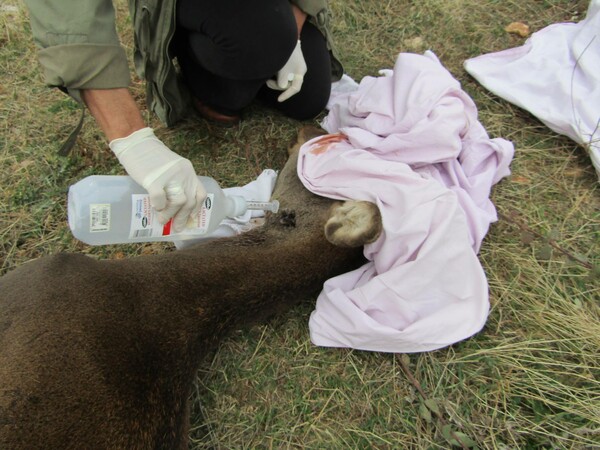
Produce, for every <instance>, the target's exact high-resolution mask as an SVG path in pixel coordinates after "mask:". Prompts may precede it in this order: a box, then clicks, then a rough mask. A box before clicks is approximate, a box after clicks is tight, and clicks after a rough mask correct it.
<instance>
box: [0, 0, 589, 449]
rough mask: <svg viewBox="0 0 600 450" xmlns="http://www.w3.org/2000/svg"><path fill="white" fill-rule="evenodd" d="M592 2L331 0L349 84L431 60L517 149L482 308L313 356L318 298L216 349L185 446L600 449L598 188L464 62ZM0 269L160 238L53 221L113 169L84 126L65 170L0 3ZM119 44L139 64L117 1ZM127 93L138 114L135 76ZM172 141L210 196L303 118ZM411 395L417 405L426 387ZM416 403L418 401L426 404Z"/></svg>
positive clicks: (499, 201)
mask: <svg viewBox="0 0 600 450" xmlns="http://www.w3.org/2000/svg"><path fill="white" fill-rule="evenodd" d="M587 3H588V2H587V1H579V0H576V1H570V0H569V1H568V0H545V1H539V0H519V1H516V0H502V1H500V0H486V1H482V0H444V1H442V0H421V1H408V0H406V1H405V0H394V1H392V0H388V1H381V2H376V1H364V0H333V1H332V2H331V4H332V9H333V13H334V24H333V32H334V35H335V38H336V43H337V47H338V53H339V55H340V58H341V59H342V61H343V62H344V65H345V68H346V71H347V72H348V74H349V75H351V76H352V77H354V78H355V79H356V80H360V79H361V78H362V77H363V76H366V75H376V74H377V70H378V69H380V68H390V67H392V65H393V63H394V60H395V57H396V55H397V53H398V52H401V51H409V52H422V51H424V50H426V49H431V50H433V51H434V52H435V53H436V54H437V55H438V57H439V58H440V60H441V61H442V63H443V64H444V65H445V66H446V67H447V68H448V69H449V70H450V71H451V72H452V74H453V75H454V76H455V77H456V78H457V79H458V80H459V81H460V82H461V83H462V85H463V88H464V89H465V90H466V91H467V92H468V93H469V94H470V95H471V96H472V97H473V99H474V100H475V102H476V103H477V106H478V108H479V115H480V120H481V122H482V123H483V124H484V126H485V127H486V129H487V130H488V132H489V133H490V135H491V136H492V137H504V138H506V139H510V140H512V141H513V142H514V144H515V147H516V154H515V159H514V161H513V163H512V171H513V174H512V175H511V177H509V178H508V179H506V180H504V181H502V182H501V183H500V184H499V185H498V186H496V187H495V189H494V191H493V200H494V203H495V204H496V206H497V208H498V210H499V212H500V213H501V215H502V216H501V219H500V221H499V222H498V223H496V224H495V225H493V226H492V228H491V230H490V232H489V234H488V236H487V237H486V240H485V241H484V243H483V246H482V249H481V253H480V258H481V261H482V264H483V266H484V269H485V271H486V273H487V276H488V279H489V285H490V293H491V304H492V310H491V313H490V316H489V320H488V322H487V325H486V327H485V329H484V330H483V331H482V332H481V333H479V334H478V335H477V336H475V337H474V338H472V339H469V340H467V341H464V342H461V343H458V344H456V345H454V346H452V347H449V348H446V349H442V350H439V351H435V352H430V353H424V354H417V355H411V356H410V357H409V358H408V359H406V358H404V359H403V358H401V357H400V356H399V355H392V354H383V353H370V352H360V351H355V350H347V349H324V348H317V347H315V346H313V345H312V344H311V343H310V340H309V337H308V329H307V322H308V317H309V315H310V312H311V310H312V308H313V306H314V300H315V299H314V298H307V299H306V302H305V303H304V304H303V305H302V306H300V307H298V308H296V309H295V310H293V311H292V312H290V313H289V314H287V315H285V316H283V317H279V318H277V319H276V320H274V321H273V322H271V323H269V324H267V325H263V326H260V327H255V328H253V329H251V330H245V331H239V332H237V333H236V334H235V335H233V336H231V337H229V338H227V339H226V340H225V341H224V342H223V343H222V345H221V346H220V347H219V349H218V350H217V351H216V352H215V353H214V355H213V356H212V359H211V360H209V361H206V363H205V364H204V365H203V367H202V369H201V370H200V373H199V377H198V382H197V389H196V391H195V393H194V396H193V410H192V422H193V425H192V432H191V442H192V445H191V447H192V448H197V449H202V448H205V449H206V448H314V449H340V448H359V449H361V448H386V449H387V448H398V449H402V448H409V449H410V448H415V449H430V448H431V449H446V448H449V447H450V446H451V443H452V442H454V444H458V442H456V438H457V437H458V438H459V439H460V440H461V441H462V443H463V444H464V445H466V446H471V445H476V446H477V447H478V448H481V449H591V448H598V447H600V351H599V349H600V309H599V305H598V300H599V299H600V274H599V273H598V266H600V257H599V255H600V192H599V189H598V182H597V179H596V175H595V173H594V170H593V168H592V165H591V162H590V161H589V158H588V156H587V155H586V153H585V151H584V150H583V149H582V148H580V147H578V146H577V145H575V144H574V143H573V142H571V141H570V140H569V139H567V138H564V137H560V136H557V135H556V134H554V133H553V132H551V131H550V130H548V129H547V128H546V127H545V126H543V125H542V124H541V123H540V122H539V121H538V120H536V119H535V118H533V117H532V116H531V115H530V114H528V113H527V112H525V111H522V110H520V109H518V108H517V107H515V106H513V105H510V104H508V103H507V102H505V101H503V100H501V99H499V98H497V97H495V96H493V95H492V94H490V93H489V92H488V91H486V90H485V89H484V88H482V87H481V86H480V85H478V84H477V83H476V82H475V81H474V80H472V79H471V78H470V77H469V76H468V75H467V74H466V73H465V71H464V70H463V69H462V63H463V61H464V60H465V59H466V58H469V57H472V56H476V55H479V54H483V53H488V52H491V51H497V50H501V49H504V48H508V47H513V46H517V45H520V44H522V43H523V41H524V39H522V38H519V37H516V36H514V35H510V34H508V33H506V32H505V31H504V27H505V26H506V25H507V24H509V23H511V22H515V21H522V22H525V23H527V24H528V25H529V26H530V27H531V30H532V31H536V30H539V29H541V28H543V27H545V26H546V25H549V24H551V23H555V22H559V21H571V20H580V19H582V18H583V17H584V15H585V10H586V8H587ZM0 6H1V8H0V77H1V82H0V174H1V177H2V183H1V184H0V236H1V239H0V243H1V247H0V272H6V271H8V270H10V269H12V268H14V267H15V266H17V265H20V264H23V263H25V262H26V261H28V260H30V259H33V258H38V257H41V256H43V255H47V254H52V253H56V252H58V251H64V250H67V251H78V252H84V253H88V254H90V255H92V256H94V257H98V258H123V257H128V256H132V255H137V254H140V253H160V252H165V251H171V250H172V246H171V245H170V244H147V245H136V246H133V245H131V246H108V247H99V248H95V247H89V246H86V245H84V244H81V243H79V242H77V241H75V240H74V239H73V238H72V237H71V235H70V233H69V231H68V226H67V224H66V206H65V205H66V202H65V200H66V191H67V189H68V187H69V185H70V184H72V183H73V182H75V181H77V180H79V179H81V178H83V177H84V176H86V175H89V174H92V173H123V170H122V168H121V167H120V166H119V165H118V163H117V162H116V161H115V159H114V158H113V156H112V155H111V153H110V151H109V150H108V146H107V144H106V142H105V140H104V138H103V136H102V134H101V133H100V132H99V130H98V128H97V127H96V125H95V124H94V122H93V121H92V120H91V119H90V118H89V116H88V118H87V119H86V121H85V125H84V128H83V130H82V133H81V135H80V137H79V138H78V140H77V145H76V147H75V148H74V151H73V155H72V157H71V158H63V157H59V156H58V155H57V150H58V148H60V145H61V144H62V142H63V141H64V139H66V137H67V136H68V135H69V133H70V131H71V130H72V128H73V127H74V126H75V124H76V123H77V120H78V114H79V113H78V111H77V108H76V107H75V105H74V103H73V102H72V101H71V100H69V99H68V98H67V97H65V96H64V95H63V94H61V93H60V92H58V91H56V90H50V89H48V88H46V87H44V85H43V82H42V78H41V75H40V71H39V68H38V66H37V62H36V56H35V47H34V44H33V42H32V39H31V36H30V32H29V25H28V21H27V15H26V13H25V12H24V11H23V7H22V5H21V3H20V2H17V0H8V1H5V2H3V3H2V5H0ZM118 8H119V27H118V29H119V30H120V32H121V33H122V35H123V42H124V45H125V46H126V47H127V49H128V50H129V51H130V52H131V51H132V44H131V35H130V31H129V27H128V19H127V15H126V7H125V6H124V4H123V2H122V1H120V2H118ZM133 90H134V94H135V96H136V98H137V99H138V100H139V102H140V105H143V104H144V99H143V96H144V95H143V92H144V89H143V83H142V82H141V81H140V80H135V83H134V86H133ZM146 114H147V118H148V121H149V123H150V124H151V125H152V126H154V127H156V130H157V134H158V135H159V136H160V137H162V138H163V139H164V140H165V141H166V142H167V143H168V145H170V146H171V147H172V148H173V149H174V150H175V151H178V152H180V153H181V154H182V155H185V156H187V157H189V158H190V159H191V160H192V161H193V163H194V165H195V167H196V168H197V170H198V171H199V172H200V173H207V174H210V175H211V176H213V177H215V178H216V179H217V180H218V181H219V182H220V183H221V184H222V185H223V186H233V185H241V184H244V183H246V182H248V181H250V180H252V179H253V178H255V177H256V175H257V174H258V173H259V172H260V171H261V170H262V169H264V168H267V167H271V168H275V169H277V168H280V167H282V165H283V163H284V161H285V158H286V156H285V149H286V148H287V146H288V144H289V143H290V142H291V141H292V140H293V139H294V136H295V133H296V129H297V128H298V127H299V126H300V124H299V123H297V122H294V121H292V120H288V119H286V118H283V117H281V116H278V115H276V114H273V113H271V112H270V111H267V110H265V109H263V108H262V107H260V106H252V107H251V108H249V110H248V111H247V112H246V114H245V119H244V121H243V122H242V125H241V126H240V127H239V128H235V129H229V130H223V129H219V128H215V127H211V126H209V125H208V124H206V123H204V122H202V121H199V120H197V119H194V118H191V119H189V120H187V121H185V122H183V123H181V124H178V125H177V126H176V127H174V128H172V129H166V128H164V127H162V126H161V125H160V124H159V123H158V122H157V121H156V119H155V118H154V117H152V116H151V115H150V114H149V113H146ZM419 390H421V392H422V393H420V392H419ZM423 395H424V397H423Z"/></svg>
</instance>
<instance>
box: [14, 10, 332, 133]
mask: <svg viewBox="0 0 600 450" xmlns="http://www.w3.org/2000/svg"><path fill="white" fill-rule="evenodd" d="M290 1H291V2H292V3H294V4H296V5H297V6H298V7H299V8H300V9H302V10H303V11H304V12H306V13H307V14H308V15H309V19H308V20H310V21H311V23H313V24H314V25H315V26H317V27H318V28H319V30H320V31H321V32H322V33H323V34H324V36H325V37H326V38H327V42H328V45H329V49H330V51H331V50H332V48H333V47H332V43H331V36H330V33H329V30H328V26H329V21H330V15H329V11H328V9H327V0H290ZM128 2H129V10H130V14H131V19H132V23H133V28H134V37H135V49H134V63H135V68H136V72H137V73H138V75H140V77H142V78H144V79H145V80H146V95H147V104H148V107H149V108H150V109H151V110H152V111H153V112H154V113H155V114H156V115H157V116H158V117H159V119H160V120H161V121H162V122H163V123H165V124H166V125H168V126H170V125H173V124H174V123H175V122H177V121H178V120H180V119H181V118H182V117H184V116H185V115H186V114H187V112H188V110H189V107H190V103H189V99H190V95H189V94H188V91H187V88H186V87H185V86H184V85H183V84H182V82H181V78H180V76H179V74H178V70H177V67H176V65H175V64H174V63H173V56H172V55H171V54H170V53H169V44H170V42H171V39H172V37H173V34H174V32H175V0H128ZM25 3H26V5H27V7H28V9H29V16H30V22H31V28H32V32H33V36H34V40H35V42H36V44H37V45H38V47H39V48H40V49H39V52H38V57H39V61H40V64H41V66H42V69H43V74H44V79H45V82H46V84H48V85H50V86H58V87H63V88H66V89H67V90H68V92H69V94H71V95H72V96H73V97H74V98H75V99H77V100H79V101H80V96H79V90H81V89H110V88H120V87H127V86H129V84H130V83H131V79H130V73H129V67H128V62H127V55H126V53H125V51H124V49H123V47H122V46H121V44H120V42H119V36H118V34H117V31H116V28H115V12H114V8H113V4H112V0H56V1H48V0H25ZM342 73H343V69H342V66H341V64H340V63H339V61H338V60H337V59H336V58H335V57H334V56H333V52H332V76H333V79H334V80H337V79H339V78H340V77H341V76H342Z"/></svg>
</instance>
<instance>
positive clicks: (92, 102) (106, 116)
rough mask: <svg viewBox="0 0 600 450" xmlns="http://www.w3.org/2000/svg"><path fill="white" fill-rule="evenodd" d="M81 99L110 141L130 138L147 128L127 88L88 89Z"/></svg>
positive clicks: (83, 92)
mask: <svg viewBox="0 0 600 450" xmlns="http://www.w3.org/2000/svg"><path fill="white" fill-rule="evenodd" d="M81 98H82V99H83V102H84V103H85V105H86V106H87V108H88V109H89V111H90V113H91V114H92V116H94V119H96V122H97V123H98V125H99V126H100V128H101V129H102V131H103V132H104V135H105V136H106V139H108V141H112V140H114V139H117V138H122V137H126V136H129V135H130V134H131V133H133V132H134V131H137V130H141V129H142V128H144V127H145V126H146V124H145V123H144V119H143V118H142V114H141V113H140V110H139V107H138V105H137V103H136V102H135V100H134V99H133V96H132V95H131V93H130V92H129V89H127V88H118V89H86V90H82V91H81Z"/></svg>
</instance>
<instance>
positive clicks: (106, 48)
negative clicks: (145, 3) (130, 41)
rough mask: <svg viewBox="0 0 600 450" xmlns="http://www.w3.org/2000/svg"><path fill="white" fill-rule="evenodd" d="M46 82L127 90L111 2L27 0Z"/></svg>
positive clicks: (127, 79)
mask: <svg viewBox="0 0 600 450" xmlns="http://www.w3.org/2000/svg"><path fill="white" fill-rule="evenodd" d="M25 4H26V5H27V7H28V9H29V18H30V22H31V29H32V32H33V37H34V40H35V43H36V44H37V46H38V47H39V51H38V59H39V62H40V64H41V66H42V70H43V75H44V80H45V82H46V84H48V85H50V86H59V87H65V88H67V89H68V90H69V93H71V94H72V95H73V96H74V97H75V98H78V97H79V96H78V95H76V94H77V91H78V90H79V89H108V88H118V87H126V86H128V85H129V83H130V74H129V67H128V64H127V55H126V53H125V51H124V49H123V48H122V46H121V44H120V42H119V37H118V35H117V31H116V27H115V11H114V8H113V5H112V1H111V0H25Z"/></svg>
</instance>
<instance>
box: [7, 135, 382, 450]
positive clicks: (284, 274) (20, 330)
mask: <svg viewBox="0 0 600 450" xmlns="http://www.w3.org/2000/svg"><path fill="white" fill-rule="evenodd" d="M319 134H323V132H322V131H321V130H318V129H312V128H304V129H302V130H301V131H300V133H299V135H298V141H297V142H296V144H295V145H293V146H292V147H291V148H290V150H289V158H288V160H287V162H286V164H285V165H284V167H283V168H282V169H281V171H280V173H279V175H278V178H277V182H276V185H275V187H274V190H273V198H274V199H277V200H278V201H279V202H280V204H281V205H282V209H281V211H280V212H278V213H268V214H267V216H266V218H265V223H264V224H263V225H261V226H259V227H256V228H254V229H252V230H251V231H248V232H245V233H243V234H241V235H237V236H233V237H227V238H219V239H214V240H206V241H203V242H201V243H199V244H196V245H193V246H191V247H189V248H184V249H181V250H177V251H167V252H164V253H158V254H152V255H143V256H136V257H130V258H125V259H95V258H91V257H89V256H86V255H84V254H78V253H58V254H55V255H49V256H44V257H42V258H39V259H37V260H34V261H31V262H27V263H25V264H23V265H20V266H19V267H17V268H16V269H13V270H12V271H9V272H8V273H6V274H5V275H4V276H3V277H1V278H0V448H1V449H3V450H15V449H20V450H21V449H27V450H35V449H46V450H52V449H61V450H62V449H150V448H153V449H185V448H187V447H188V441H189V437H188V433H189V423H190V404H189V398H190V395H191V393H192V386H193V383H194V381H195V377H196V376H197V372H198V369H199V368H200V365H201V363H202V361H203V359H204V358H206V356H207V355H208V354H209V353H210V352H211V351H212V350H214V348H215V347H216V346H217V345H218V343H219V341H220V340H222V339H223V338H224V337H226V336H227V335H228V333H231V332H232V331H234V330H236V329H240V328H242V327H247V326H252V325H255V324H258V323H261V322H263V321H266V320H268V319H269V318H271V317H273V316H274V315H276V314H282V313H284V312H286V311H288V310H290V309H291V308H292V307H293V306H295V305H297V304H298V303H299V302H300V301H301V300H302V299H306V298H307V296H311V295H316V293H318V291H319V290H320V289H321V288H322V285H323V283H324V282H325V281H326V280H327V279H329V278H331V277H334V276H336V275H339V274H341V273H344V272H347V271H350V270H353V269H356V268H358V267H360V266H361V265H362V264H364V262H365V258H364V256H363V248H362V247H363V245H365V244H367V243H371V242H374V241H375V240H377V239H378V237H379V236H380V235H381V234H382V219H381V215H380V212H379V209H378V208H377V206H376V205H375V204H373V203H370V202H366V201H353V200H348V201H345V202H342V201H336V200H332V199H328V198H324V197H319V196H317V195H314V194H312V193H311V192H309V191H308V190H307V189H306V188H305V187H304V186H303V185H302V183H301V181H300V180H299V178H298V176H297V173H296V164H297V159H298V149H299V147H300V146H301V145H302V143H304V142H306V141H307V140H309V139H312V138H317V135H319ZM320 139H326V136H322V137H321V138H320Z"/></svg>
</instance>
